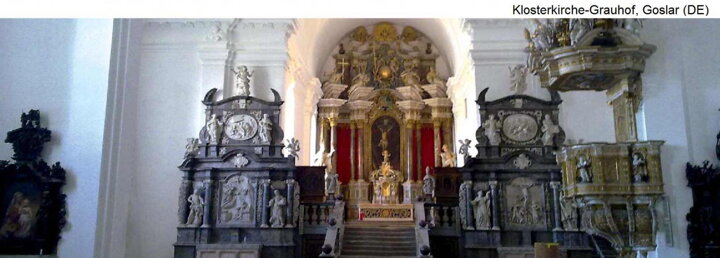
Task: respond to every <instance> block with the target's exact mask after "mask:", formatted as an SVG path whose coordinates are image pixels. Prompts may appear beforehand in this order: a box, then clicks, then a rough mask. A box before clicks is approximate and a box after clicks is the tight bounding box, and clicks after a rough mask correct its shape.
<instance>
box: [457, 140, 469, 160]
mask: <svg viewBox="0 0 720 258" xmlns="http://www.w3.org/2000/svg"><path fill="white" fill-rule="evenodd" d="M458 142H460V149H459V150H458V153H459V154H460V155H462V156H463V159H467V158H469V157H470V143H471V142H472V141H470V139H465V140H459V141H458Z"/></svg>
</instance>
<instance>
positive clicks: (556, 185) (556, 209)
mask: <svg viewBox="0 0 720 258" xmlns="http://www.w3.org/2000/svg"><path fill="white" fill-rule="evenodd" d="M550 188H552V191H553V199H554V200H555V201H553V216H555V228H553V231H561V230H562V229H563V228H562V213H561V210H560V202H562V201H563V200H560V182H558V181H552V182H550Z"/></svg>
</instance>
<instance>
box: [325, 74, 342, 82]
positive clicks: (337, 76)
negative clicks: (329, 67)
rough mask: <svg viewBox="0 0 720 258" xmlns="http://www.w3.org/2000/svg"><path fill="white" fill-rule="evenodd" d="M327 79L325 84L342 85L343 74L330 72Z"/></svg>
mask: <svg viewBox="0 0 720 258" xmlns="http://www.w3.org/2000/svg"><path fill="white" fill-rule="evenodd" d="M327 77H328V79H327V81H325V83H333V84H340V83H342V78H343V72H330V73H329V74H328V75H327Z"/></svg>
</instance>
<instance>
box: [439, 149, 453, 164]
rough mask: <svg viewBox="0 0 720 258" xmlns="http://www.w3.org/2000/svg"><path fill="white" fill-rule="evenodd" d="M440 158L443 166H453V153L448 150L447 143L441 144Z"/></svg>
mask: <svg viewBox="0 0 720 258" xmlns="http://www.w3.org/2000/svg"><path fill="white" fill-rule="evenodd" d="M440 159H441V160H442V166H443V167H455V166H456V163H455V154H454V153H453V152H452V151H450V148H449V147H448V146H447V144H443V146H442V152H440Z"/></svg>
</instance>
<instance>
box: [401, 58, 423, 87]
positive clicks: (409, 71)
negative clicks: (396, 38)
mask: <svg viewBox="0 0 720 258" xmlns="http://www.w3.org/2000/svg"><path fill="white" fill-rule="evenodd" d="M417 66H418V64H417V62H415V61H414V60H413V62H412V65H410V67H407V68H406V69H405V70H404V71H403V72H402V73H401V74H400V79H401V80H402V82H403V85H405V86H417V85H419V84H420V76H418V73H417Z"/></svg>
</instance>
